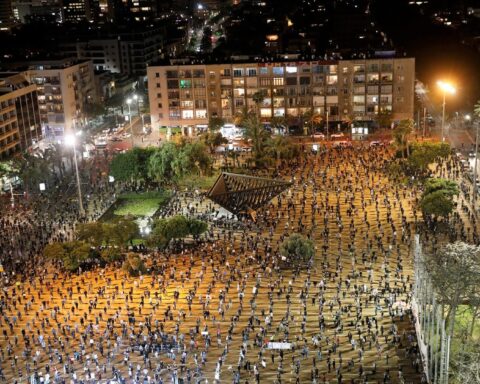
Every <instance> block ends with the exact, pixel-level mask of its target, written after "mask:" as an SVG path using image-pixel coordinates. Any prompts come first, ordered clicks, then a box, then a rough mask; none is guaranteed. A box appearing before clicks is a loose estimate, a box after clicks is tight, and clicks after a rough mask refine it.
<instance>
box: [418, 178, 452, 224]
mask: <svg viewBox="0 0 480 384" xmlns="http://www.w3.org/2000/svg"><path fill="white" fill-rule="evenodd" d="M456 195H458V186H457V184H456V183H455V182H454V181H451V180H446V179H441V178H430V179H428V180H427V181H426V182H425V189H424V192H423V194H422V197H421V199H420V208H421V209H422V212H423V214H424V215H427V216H430V215H434V216H441V217H448V215H450V213H451V212H452V210H453V208H454V204H453V197H454V196H456Z"/></svg>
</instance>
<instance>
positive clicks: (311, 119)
mask: <svg viewBox="0 0 480 384" xmlns="http://www.w3.org/2000/svg"><path fill="white" fill-rule="evenodd" d="M302 119H303V120H304V122H305V123H307V124H308V126H309V130H310V135H313V134H314V133H315V128H316V127H318V126H319V125H320V123H321V122H322V120H323V118H322V115H320V114H319V113H316V112H315V111H314V110H313V108H311V109H309V110H308V111H307V112H305V113H304V114H303V116H302ZM302 128H303V126H302Z"/></svg>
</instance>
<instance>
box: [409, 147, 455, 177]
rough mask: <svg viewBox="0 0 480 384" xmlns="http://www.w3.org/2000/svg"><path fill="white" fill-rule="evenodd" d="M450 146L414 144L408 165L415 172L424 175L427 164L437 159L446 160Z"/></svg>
mask: <svg viewBox="0 0 480 384" xmlns="http://www.w3.org/2000/svg"><path fill="white" fill-rule="evenodd" d="M450 152H451V149H450V145H449V144H447V143H432V142H423V143H414V144H413V145H412V153H411V155H410V156H409V158H408V164H409V165H410V166H411V167H412V168H413V169H414V170H416V171H418V172H420V173H424V172H425V171H426V170H427V168H428V165H429V164H432V163H433V162H434V161H435V159H436V158H437V157H441V158H446V157H448V156H449V155H450Z"/></svg>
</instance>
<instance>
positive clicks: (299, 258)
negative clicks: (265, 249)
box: [280, 233, 315, 265]
mask: <svg viewBox="0 0 480 384" xmlns="http://www.w3.org/2000/svg"><path fill="white" fill-rule="evenodd" d="M280 255H282V256H283V257H284V261H285V262H287V263H292V264H294V265H297V264H299V263H306V262H308V261H309V260H310V259H311V258H312V257H313V256H314V255H315V244H314V243H313V241H312V240H309V239H306V238H305V237H303V236H302V235H300V234H298V233H294V234H292V235H290V236H289V237H288V238H287V239H285V240H284V241H283V242H282V244H281V245H280Z"/></svg>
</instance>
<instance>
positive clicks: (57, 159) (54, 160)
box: [43, 143, 64, 178]
mask: <svg viewBox="0 0 480 384" xmlns="http://www.w3.org/2000/svg"><path fill="white" fill-rule="evenodd" d="M43 158H44V159H45V160H46V161H47V163H48V164H51V166H52V170H53V171H54V172H55V167H56V168H57V170H58V175H59V176H60V178H63V173H64V172H63V171H64V169H63V151H62V147H61V146H60V144H57V143H56V144H53V146H50V147H48V148H46V149H45V151H44V155H43Z"/></svg>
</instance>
